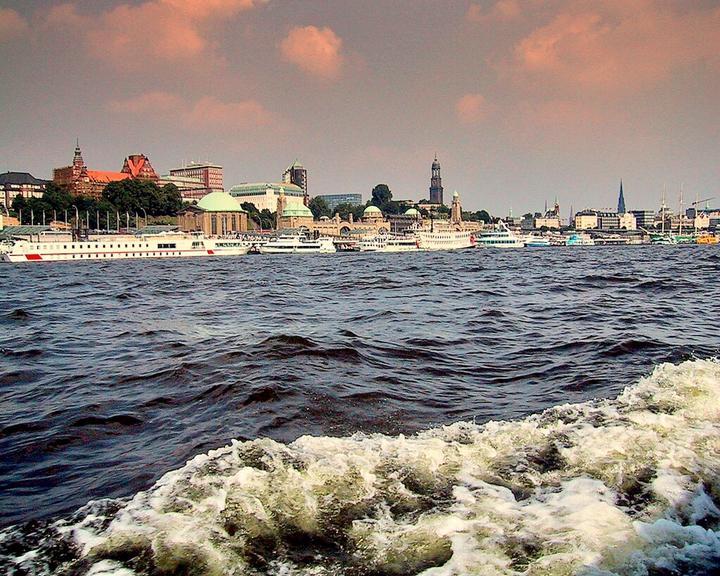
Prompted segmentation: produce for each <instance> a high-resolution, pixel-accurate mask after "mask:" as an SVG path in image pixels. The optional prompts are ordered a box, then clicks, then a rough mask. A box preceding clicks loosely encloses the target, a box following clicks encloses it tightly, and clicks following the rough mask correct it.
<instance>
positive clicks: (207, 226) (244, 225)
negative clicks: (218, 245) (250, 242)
mask: <svg viewBox="0 0 720 576" xmlns="http://www.w3.org/2000/svg"><path fill="white" fill-rule="evenodd" d="M177 216H178V226H179V227H180V230H182V231H183V232H203V233H204V234H205V235H206V236H223V235H225V234H230V233H235V232H246V231H247V229H248V215H247V212H245V210H243V209H242V208H241V207H240V204H239V203H238V201H237V200H235V198H233V197H232V196H230V194H227V193H225V192H217V191H216V192H211V193H210V194H206V195H205V196H203V197H202V198H201V199H200V200H199V201H198V203H197V204H191V205H190V206H187V207H185V208H183V209H182V210H180V211H179V212H178V214H177Z"/></svg>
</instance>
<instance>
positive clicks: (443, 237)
mask: <svg viewBox="0 0 720 576" xmlns="http://www.w3.org/2000/svg"><path fill="white" fill-rule="evenodd" d="M414 234H415V238H417V242H418V248H420V250H463V249H465V248H475V232H472V231H471V230H458V229H457V228H456V227H455V226H453V225H451V224H448V223H446V222H433V221H431V223H430V228H419V229H417V230H415V231H414Z"/></svg>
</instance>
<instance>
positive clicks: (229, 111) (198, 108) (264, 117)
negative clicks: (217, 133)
mask: <svg viewBox="0 0 720 576" xmlns="http://www.w3.org/2000/svg"><path fill="white" fill-rule="evenodd" d="M187 122H188V126H190V127H191V128H193V129H196V130H203V129H207V128H213V129H215V130H218V129H219V130H235V129H244V128H255V127H261V126H269V125H270V124H273V122H274V119H273V116H272V114H270V112H268V110H267V109H265V107H264V106H263V105H262V104H260V103H259V102H257V101H255V100H243V101H241V102H221V101H220V100H217V99H216V98H213V97H212V96H205V97H204V98H201V99H200V100H198V101H197V102H196V103H195V105H194V106H193V107H192V109H191V110H190V111H189V113H188V117H187Z"/></svg>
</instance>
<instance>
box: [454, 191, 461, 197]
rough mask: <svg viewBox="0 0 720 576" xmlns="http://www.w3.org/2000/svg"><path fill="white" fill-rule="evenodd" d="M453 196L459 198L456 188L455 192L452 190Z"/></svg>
mask: <svg viewBox="0 0 720 576" xmlns="http://www.w3.org/2000/svg"><path fill="white" fill-rule="evenodd" d="M453 198H460V194H458V191H457V190H455V192H453Z"/></svg>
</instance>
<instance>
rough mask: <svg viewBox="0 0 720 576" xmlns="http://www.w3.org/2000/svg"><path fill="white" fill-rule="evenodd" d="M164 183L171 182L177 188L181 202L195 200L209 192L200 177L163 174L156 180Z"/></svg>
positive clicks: (162, 184)
mask: <svg viewBox="0 0 720 576" xmlns="http://www.w3.org/2000/svg"><path fill="white" fill-rule="evenodd" d="M166 184H173V185H174V186H175V187H176V188H177V189H178V192H180V197H181V198H182V200H183V202H197V201H198V200H200V199H201V198H202V197H203V196H205V195H206V194H209V193H210V192H208V187H207V186H205V182H204V181H203V179H202V178H194V177H192V176H172V175H171V174H164V175H163V176H162V177H161V178H160V180H159V181H158V185H159V186H165V185H166Z"/></svg>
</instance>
